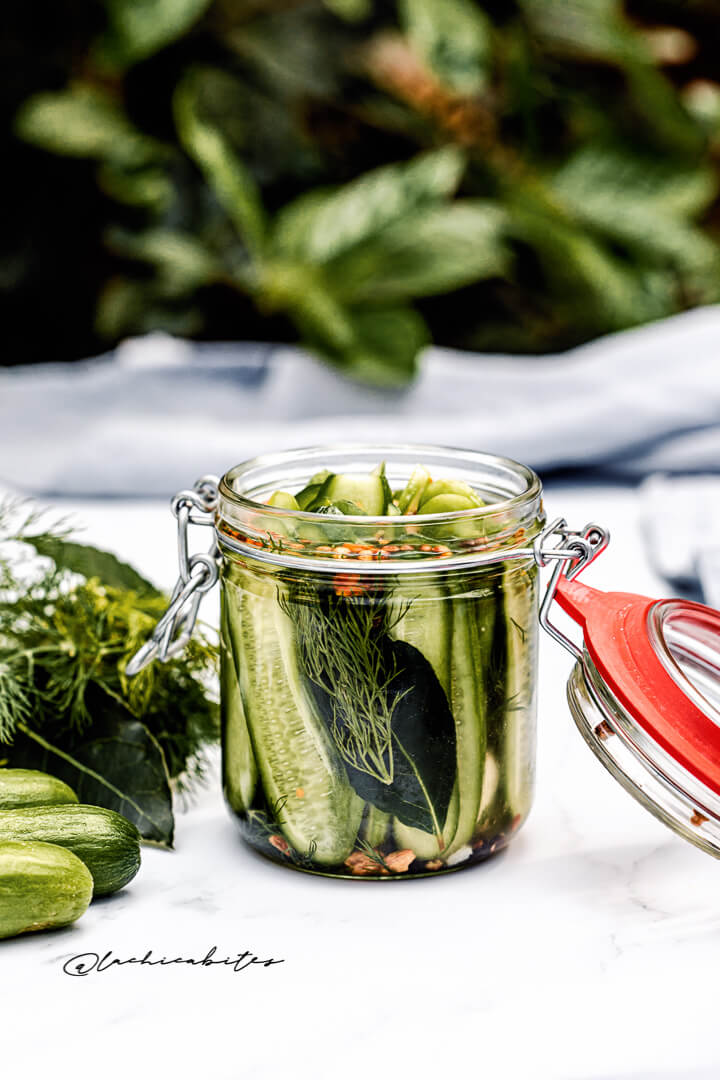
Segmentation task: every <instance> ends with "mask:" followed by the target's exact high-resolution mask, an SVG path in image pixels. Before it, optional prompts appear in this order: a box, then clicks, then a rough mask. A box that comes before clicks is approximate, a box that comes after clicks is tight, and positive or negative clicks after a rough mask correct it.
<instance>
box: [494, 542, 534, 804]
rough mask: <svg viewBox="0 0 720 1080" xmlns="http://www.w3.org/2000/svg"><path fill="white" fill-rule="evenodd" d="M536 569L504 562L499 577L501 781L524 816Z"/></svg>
mask: <svg viewBox="0 0 720 1080" xmlns="http://www.w3.org/2000/svg"><path fill="white" fill-rule="evenodd" d="M537 579H538V572H537V567H535V566H534V565H527V566H523V565H518V564H517V563H510V564H509V565H508V566H507V569H506V570H505V571H504V574H503V590H502V595H503V610H504V620H505V634H506V642H505V643H506V659H505V708H504V722H503V746H502V753H501V758H500V760H501V761H502V783H503V787H504V793H505V799H506V803H507V806H508V809H509V811H510V812H511V813H512V814H513V816H517V815H521V816H523V817H524V816H525V815H526V814H527V812H528V811H529V809H530V804H531V802H532V796H533V786H534V771H535V687H536V686H537V633H536V625H537V607H538V595H537Z"/></svg>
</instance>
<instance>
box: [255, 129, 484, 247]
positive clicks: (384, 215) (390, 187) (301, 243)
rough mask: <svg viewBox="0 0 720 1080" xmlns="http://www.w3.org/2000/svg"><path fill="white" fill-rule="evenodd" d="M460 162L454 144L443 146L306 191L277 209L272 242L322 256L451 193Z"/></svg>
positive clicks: (457, 181)
mask: <svg viewBox="0 0 720 1080" xmlns="http://www.w3.org/2000/svg"><path fill="white" fill-rule="evenodd" d="M464 164H465V163H464V158H463V155H462V154H461V153H460V151H459V150H457V149H455V148H452V147H446V148H445V149H443V150H436V151H433V152H431V153H428V154H422V155H420V156H419V157H417V158H415V159H414V160H412V161H410V162H408V163H407V164H402V165H386V166H383V167H382V168H380V169H375V170H373V171H372V172H369V173H365V174H364V175H363V176H360V177H358V179H357V180H353V181H351V182H350V183H348V184H345V185H344V186H343V187H341V188H337V189H335V190H330V191H311V192H310V193H309V194H308V195H302V196H301V197H300V198H299V199H296V200H295V202H292V203H290V204H289V205H288V206H286V207H285V208H284V209H283V210H282V211H281V213H280V214H279V215H278V218H277V221H276V224H275V229H274V233H273V244H274V247H275V249H276V250H277V251H278V252H281V253H283V254H287V255H294V256H297V257H300V258H302V259H303V260H304V261H308V262H314V263H322V262H326V261H327V260H329V259H331V258H332V257H333V256H335V255H337V254H339V253H340V252H342V251H346V250H347V249H348V248H350V247H352V246H353V245H354V244H357V243H359V242H360V241H361V240H365V239H367V238H368V237H370V236H373V235H375V234H376V233H378V232H380V231H381V230H382V229H384V228H385V227H386V226H387V225H389V224H390V223H391V222H393V221H397V220H398V218H401V217H403V216H405V215H406V214H408V213H409V212H410V211H411V210H414V209H415V208H416V207H420V206H425V205H427V204H428V203H432V202H434V201H437V200H440V199H443V198H446V197H447V196H449V195H451V194H452V193H453V191H454V190H455V188H456V187H457V185H458V183H459V182H460V177H461V175H462V171H463V168H464Z"/></svg>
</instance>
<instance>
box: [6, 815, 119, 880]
mask: <svg viewBox="0 0 720 1080" xmlns="http://www.w3.org/2000/svg"><path fill="white" fill-rule="evenodd" d="M5 840H15V841H40V842H43V843H46V844H58V845H59V846H60V847H64V848H67V849H68V850H69V851H71V852H72V853H73V854H74V855H77V857H78V858H79V859H81V860H82V861H83V862H84V863H85V865H86V866H87V868H88V870H89V871H90V873H91V874H92V878H93V883H94V895H95V896H107V895H108V894H109V893H113V892H117V890H118V889H121V888H122V887H123V885H127V883H128V882H129V881H132V879H133V878H134V877H135V875H136V874H137V872H138V870H139V869H140V834H139V832H138V831H137V829H136V828H135V826H134V825H133V824H131V823H130V822H129V821H128V820H127V819H126V818H124V817H123V816H122V815H121V814H116V813H115V811H114V810H106V809H105V808H104V807H101V806H84V805H83V804H82V803H76V804H75V805H71V804H68V805H67V806H33V807H28V808H26V809H16V810H0V842H2V841H5Z"/></svg>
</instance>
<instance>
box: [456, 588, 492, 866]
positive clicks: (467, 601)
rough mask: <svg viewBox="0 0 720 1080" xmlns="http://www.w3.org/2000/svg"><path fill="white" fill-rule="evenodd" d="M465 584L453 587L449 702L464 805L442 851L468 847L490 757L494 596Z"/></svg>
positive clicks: (474, 826)
mask: <svg viewBox="0 0 720 1080" xmlns="http://www.w3.org/2000/svg"><path fill="white" fill-rule="evenodd" d="M486 590H487V586H485V587H484V589H483V591H480V592H478V591H477V589H476V588H471V587H470V585H469V583H468V585H467V588H466V587H464V586H463V585H462V584H459V585H456V586H455V587H454V589H453V600H452V617H453V624H452V638H451V667H450V672H451V682H450V701H451V708H452V711H453V715H454V717H455V725H456V736H457V756H458V791H459V796H460V807H459V813H458V824H457V829H456V831H455V836H454V837H453V840H452V842H451V843H450V845H449V846H448V849H447V850H446V851H445V852H444V855H445V857H447V856H448V855H452V854H453V853H454V852H456V851H458V850H459V849H460V848H463V847H465V846H466V845H468V844H469V843H470V842H471V840H472V839H473V836H474V834H475V831H476V829H477V824H478V817H479V815H480V806H481V803H482V790H483V779H484V773H485V756H486V753H487V704H488V685H487V676H488V658H489V655H490V648H491V644H492V636H493V631H494V625H495V616H496V611H495V597H494V595H493V594H492V593H491V592H487V591H486Z"/></svg>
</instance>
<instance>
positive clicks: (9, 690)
mask: <svg viewBox="0 0 720 1080" xmlns="http://www.w3.org/2000/svg"><path fill="white" fill-rule="evenodd" d="M17 519H18V507H17V505H11V504H7V503H5V504H0V743H4V744H6V747H7V752H6V753H5V752H3V750H2V749H0V757H7V758H9V759H10V760H12V757H13V747H14V745H15V741H16V739H17V738H18V736H20V737H21V738H22V736H24V737H25V738H24V743H25V744H26V745H27V740H28V739H30V740H32V739H33V738H35V740H36V742H37V741H38V737H40V738H41V739H42V740H43V745H47V744H48V742H49V743H50V745H51V746H52V747H53V748H54V752H55V753H56V754H58V751H61V752H64V751H65V750H66V749H67V747H68V746H72V747H77V746H78V745H80V746H81V745H82V742H83V739H91V738H93V728H94V726H95V725H97V723H98V722H99V721H101V720H102V719H103V718H104V717H105V716H106V715H107V714H108V713H110V712H112V713H113V715H114V716H115V717H116V718H117V717H120V718H122V717H123V716H124V717H126V718H128V719H135V720H137V721H140V722H141V723H142V724H143V725H144V727H145V728H146V729H147V731H148V732H149V733H150V736H151V737H152V739H153V740H154V741H155V742H156V743H157V744H158V745H159V747H160V750H161V751H162V755H163V758H164V767H165V768H166V771H167V774H168V776H169V777H171V778H173V779H174V780H175V781H176V788H182V787H185V786H187V785H188V782H189V781H190V780H192V779H196V778H198V777H200V776H201V775H202V773H203V770H204V768H205V757H204V748H205V747H206V746H207V744H209V743H212V742H215V741H216V740H217V739H218V735H219V719H218V708H217V693H216V692H215V690H214V679H215V670H216V661H217V648H216V645H215V643H214V641H213V640H212V639H211V637H210V635H209V633H208V632H207V630H205V629H203V628H199V629H198V632H197V633H196V635H195V636H194V637H193V639H192V641H191V642H190V643H189V644H188V646H187V648H186V650H185V651H184V653H183V655H182V656H181V657H177V658H174V659H172V660H170V661H168V662H167V663H164V664H153V665H150V667H148V668H146V669H145V670H144V671H143V672H141V673H140V675H138V676H137V677H136V678H134V679H132V680H131V679H128V677H127V676H126V674H125V667H126V665H127V662H128V660H129V659H130V657H131V656H132V655H133V654H134V653H135V652H136V651H137V649H138V648H139V647H140V646H141V645H143V644H144V643H145V642H146V641H147V639H148V637H149V636H150V634H151V632H152V630H153V628H154V625H155V623H156V622H157V620H158V618H159V617H160V616H161V615H162V613H163V612H164V610H165V607H166V606H167V602H168V600H167V597H165V596H163V595H162V594H161V593H160V592H159V591H158V590H157V589H155V587H154V586H153V585H151V584H150V583H149V582H146V581H145V580H144V579H143V578H142V577H141V576H140V575H139V574H137V572H136V571H135V570H133V569H132V568H131V567H129V566H127V565H126V564H124V563H121V562H120V561H119V560H118V559H116V558H115V556H113V555H110V554H109V553H107V552H102V551H99V550H98V549H96V548H93V547H90V546H87V545H81V544H77V543H74V542H71V541H69V540H68V536H69V530H68V529H67V528H66V527H64V526H63V525H62V523H61V524H59V525H55V526H52V527H50V528H45V529H42V530H38V528H37V526H38V523H39V515H38V514H37V513H36V512H31V513H30V514H28V515H26V517H25V518H24V520H22V521H20V522H18V520H17ZM125 583H127V584H125ZM58 756H59V755H58Z"/></svg>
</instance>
